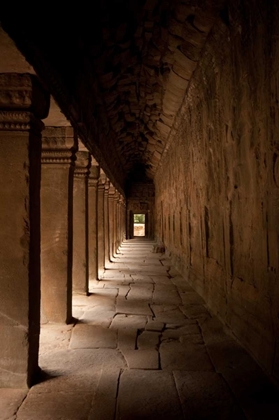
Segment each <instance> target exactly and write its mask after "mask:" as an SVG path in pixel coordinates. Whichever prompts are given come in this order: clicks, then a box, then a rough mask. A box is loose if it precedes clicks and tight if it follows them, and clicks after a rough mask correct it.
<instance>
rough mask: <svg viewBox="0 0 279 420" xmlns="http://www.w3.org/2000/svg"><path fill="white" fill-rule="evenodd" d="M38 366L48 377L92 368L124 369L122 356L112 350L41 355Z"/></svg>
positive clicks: (87, 350) (77, 350)
mask: <svg viewBox="0 0 279 420" xmlns="http://www.w3.org/2000/svg"><path fill="white" fill-rule="evenodd" d="M39 365H40V367H41V369H42V370H43V371H45V372H46V373H47V374H48V375H51V376H58V375H71V374H76V373H79V374H81V373H84V372H85V373H86V372H88V371H89V370H90V369H94V368H96V367H97V368H98V369H101V368H104V367H106V368H110V367H111V368H117V367H118V368H124V367H125V366H126V364H125V361H124V358H123V356H122V354H121V353H120V352H119V351H118V350H113V349H75V350H61V351H55V352H51V353H46V354H43V355H42V356H41V357H40V360H39Z"/></svg>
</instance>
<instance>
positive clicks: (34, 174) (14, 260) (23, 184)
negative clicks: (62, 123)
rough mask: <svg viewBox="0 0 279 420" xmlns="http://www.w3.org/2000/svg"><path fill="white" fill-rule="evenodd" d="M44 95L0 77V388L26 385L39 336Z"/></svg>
mask: <svg viewBox="0 0 279 420" xmlns="http://www.w3.org/2000/svg"><path fill="white" fill-rule="evenodd" d="M48 108H49V96H48V94H46V93H45V92H44V91H43V89H42V88H41V86H40V84H39V82H38V80H37V78H36V77H35V76H33V75H30V74H15V73H9V74H0V150H1V152H0V178H1V183H0V197H1V210H0V300H1V306H0V332H1V344H0V387H12V388H21V387H28V386H31V385H32V383H33V382H34V380H35V377H36V374H37V373H38V349H39V333H40V179H41V130H42V129H43V127H44V125H43V124H42V122H41V121H40V119H41V118H45V117H46V116H47V113H48Z"/></svg>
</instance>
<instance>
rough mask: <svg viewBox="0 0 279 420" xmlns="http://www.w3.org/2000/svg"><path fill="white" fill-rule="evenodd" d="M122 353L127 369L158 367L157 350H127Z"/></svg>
mask: <svg viewBox="0 0 279 420" xmlns="http://www.w3.org/2000/svg"><path fill="white" fill-rule="evenodd" d="M122 353H123V355H124V357H125V359H126V361H127V365H128V368H129V369H152V370H154V369H159V354H158V351H157V350H148V349H142V350H128V349H123V350H122Z"/></svg>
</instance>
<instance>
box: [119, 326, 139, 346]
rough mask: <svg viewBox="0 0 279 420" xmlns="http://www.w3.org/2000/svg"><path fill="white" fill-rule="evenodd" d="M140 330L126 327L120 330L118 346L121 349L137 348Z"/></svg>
mask: <svg viewBox="0 0 279 420" xmlns="http://www.w3.org/2000/svg"><path fill="white" fill-rule="evenodd" d="M137 336H138V330H137V329H136V328H125V329H119V330H118V347H119V349H120V350H123V349H128V350H135V349H136V344H137Z"/></svg>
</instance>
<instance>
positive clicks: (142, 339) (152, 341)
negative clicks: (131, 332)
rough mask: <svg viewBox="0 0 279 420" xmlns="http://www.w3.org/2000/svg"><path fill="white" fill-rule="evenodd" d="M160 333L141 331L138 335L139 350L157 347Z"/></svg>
mask: <svg viewBox="0 0 279 420" xmlns="http://www.w3.org/2000/svg"><path fill="white" fill-rule="evenodd" d="M160 335H161V334H160V333H158V332H153V331H143V332H142V333H141V334H140V335H139V336H138V348H139V349H140V350H149V349H156V350H157V349H158V345H159V341H160Z"/></svg>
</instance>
